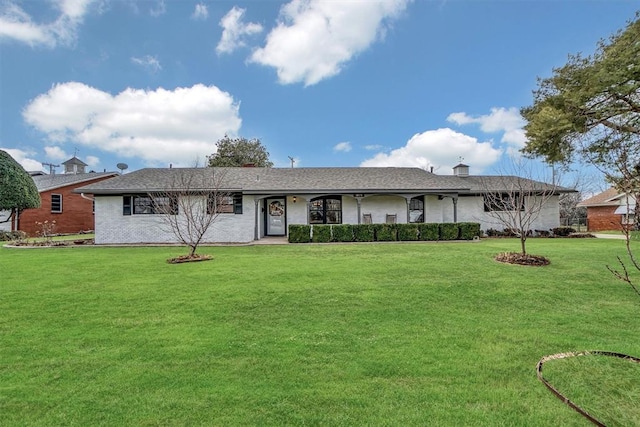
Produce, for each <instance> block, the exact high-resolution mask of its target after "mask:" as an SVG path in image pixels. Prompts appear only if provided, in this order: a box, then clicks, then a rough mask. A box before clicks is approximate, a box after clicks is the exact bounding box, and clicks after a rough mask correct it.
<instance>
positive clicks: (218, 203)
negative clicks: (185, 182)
mask: <svg viewBox="0 0 640 427" xmlns="http://www.w3.org/2000/svg"><path fill="white" fill-rule="evenodd" d="M207 214H208V215H211V214H236V215H239V214H242V194H241V193H218V192H213V193H209V195H208V196H207Z"/></svg>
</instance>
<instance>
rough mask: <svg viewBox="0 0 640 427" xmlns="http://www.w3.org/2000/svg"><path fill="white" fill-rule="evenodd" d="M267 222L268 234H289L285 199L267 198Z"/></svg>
mask: <svg viewBox="0 0 640 427" xmlns="http://www.w3.org/2000/svg"><path fill="white" fill-rule="evenodd" d="M266 203H267V209H266V214H267V217H266V223H267V236H284V235H286V234H287V224H286V218H287V216H286V215H285V214H286V212H285V199H284V197H278V198H273V199H267V200H266Z"/></svg>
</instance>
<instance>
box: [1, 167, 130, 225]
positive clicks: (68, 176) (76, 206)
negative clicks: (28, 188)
mask: <svg viewBox="0 0 640 427" xmlns="http://www.w3.org/2000/svg"><path fill="white" fill-rule="evenodd" d="M74 159H76V158H75V157H74V158H73V159H71V160H69V161H67V162H65V166H66V164H67V163H69V162H71V163H69V164H71V165H72V169H71V168H69V169H67V170H71V172H68V173H64V174H54V175H39V176H33V181H34V182H35V184H36V187H37V188H38V192H39V193H40V200H41V206H40V208H38V209H26V210H24V211H22V212H21V213H20V217H19V220H18V224H14V225H13V228H14V229H15V228H17V229H18V230H22V231H24V232H26V233H27V234H28V235H29V236H37V235H38V232H39V231H41V230H42V226H41V225H38V224H37V223H38V222H40V223H44V222H45V221H49V223H51V222H52V221H55V222H56V226H55V229H54V230H53V232H55V233H63V234H67V233H78V232H81V231H89V230H93V229H94V217H93V198H92V197H90V195H86V194H78V193H74V192H73V190H74V189H76V188H78V187H82V186H85V185H89V184H93V183H96V182H99V181H103V180H105V179H109V178H113V177H115V176H118V175H119V174H118V173H117V172H101V173H96V172H89V173H83V172H84V167H83V166H82V165H84V163H82V162H81V161H80V160H77V159H76V160H77V162H76V161H74ZM78 162H80V163H82V165H81V164H80V163H78ZM85 166H86V165H85ZM74 170H75V171H76V172H75V173H74V172H73V171H74Z"/></svg>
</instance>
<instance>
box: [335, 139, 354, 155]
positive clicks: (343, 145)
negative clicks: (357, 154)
mask: <svg viewBox="0 0 640 427" xmlns="http://www.w3.org/2000/svg"><path fill="white" fill-rule="evenodd" d="M333 151H342V152H344V153H348V152H349V151H351V143H350V142H340V143H338V144H336V145H334V146H333Z"/></svg>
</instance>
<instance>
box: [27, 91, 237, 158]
mask: <svg viewBox="0 0 640 427" xmlns="http://www.w3.org/2000/svg"><path fill="white" fill-rule="evenodd" d="M23 117H24V120H25V121H26V122H27V123H28V124H30V125H31V126H33V127H34V128H36V129H37V130H39V131H41V132H43V133H44V134H45V135H46V136H47V138H48V140H49V141H51V142H54V143H57V144H63V143H64V142H67V141H68V142H73V143H74V144H79V145H83V146H85V147H90V148H92V149H99V150H103V151H107V152H111V153H117V154H118V155H120V156H122V157H138V158H141V159H143V160H145V161H146V163H147V164H149V165H158V164H161V165H165V164H167V163H173V164H174V165H183V166H190V165H192V164H193V161H194V159H202V158H204V156H205V155H207V154H211V153H212V152H213V151H215V142H216V141H217V140H218V139H220V138H222V137H223V136H224V135H225V134H229V135H234V134H237V131H238V130H239V129H240V125H241V119H240V117H239V104H238V102H236V101H235V100H234V99H233V97H232V96H231V95H230V94H229V93H227V92H223V91H221V90H220V89H218V88H217V87H215V86H205V85H201V84H199V85H195V86H193V87H188V88H176V89H174V90H166V89H163V88H159V89H156V90H141V89H131V88H129V89H126V90H124V91H123V92H121V93H119V94H117V95H115V96H114V95H111V94H110V93H107V92H103V91H101V90H98V89H96V88H93V87H90V86H87V85H85V84H83V83H78V82H69V83H63V84H58V85H56V86H54V87H53V88H51V89H50V90H49V91H48V92H46V93H44V94H42V95H39V96H38V97H36V98H35V99H33V100H32V101H31V102H30V103H29V104H28V105H27V106H26V107H25V109H24V111H23Z"/></svg>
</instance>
